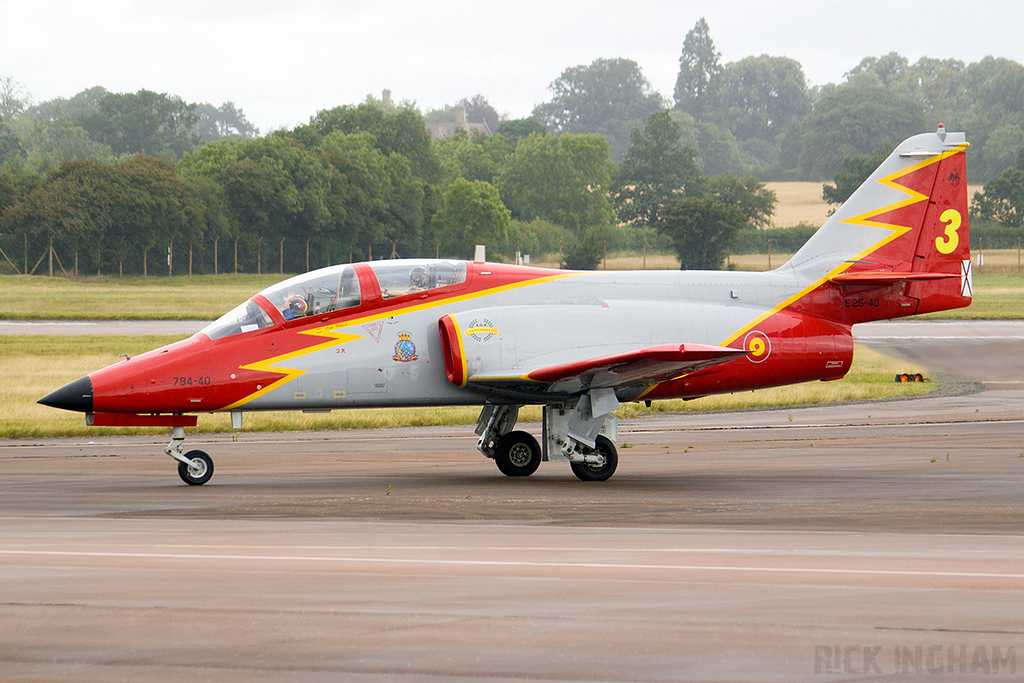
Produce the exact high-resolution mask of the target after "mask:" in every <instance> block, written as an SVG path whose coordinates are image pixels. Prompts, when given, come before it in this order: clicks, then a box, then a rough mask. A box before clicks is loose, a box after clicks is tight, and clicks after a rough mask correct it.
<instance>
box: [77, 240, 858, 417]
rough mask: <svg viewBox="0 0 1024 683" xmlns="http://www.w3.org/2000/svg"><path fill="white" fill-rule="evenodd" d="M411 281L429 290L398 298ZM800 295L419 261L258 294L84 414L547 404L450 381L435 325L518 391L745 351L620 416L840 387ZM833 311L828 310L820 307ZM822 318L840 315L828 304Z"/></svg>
mask: <svg viewBox="0 0 1024 683" xmlns="http://www.w3.org/2000/svg"><path fill="white" fill-rule="evenodd" d="M417 269H422V270H423V271H429V275H430V277H431V278H433V280H432V281H430V282H425V283H423V284H425V285H426V286H423V287H418V286H415V285H409V284H407V283H408V281H409V275H410V273H411V272H412V274H413V276H415V275H416V274H417V273H415V272H413V271H415V270H417ZM439 272H440V273H442V275H437V273H439ZM345 278H347V279H348V285H347V294H346V295H345V296H342V295H343V290H346V285H345V284H344V283H342V284H339V285H338V286H334V285H333V284H331V283H333V282H335V281H338V280H343V279H345ZM403 279H404V281H405V283H406V284H405V285H404V289H402V284H403V283H402V281H403ZM385 280H387V281H385ZM318 282H319V283H327V284H325V285H318V284H317V283H318ZM310 283H312V285H314V286H311V285H310ZM352 292H355V293H354V294H353V293H352ZM802 293H806V292H804V291H803V290H802V289H801V287H800V286H799V285H798V283H797V281H796V278H795V277H794V276H792V275H791V274H787V273H786V272H784V271H781V270H780V271H773V272H769V273H748V272H731V271H713V272H703V271H596V272H566V271H552V270H547V269H540V268H531V267H523V266H512V265H503V264H494V263H467V262H461V261H460V262H452V261H427V260H416V261H390V262H374V263H364V264H355V265H351V266H336V267H333V268H329V269H324V270H321V271H314V272H313V273H309V274H306V275H304V276H299V277H297V278H293V279H292V280H289V281H286V282H285V283H282V284H281V285H277V286H275V287H271V288H268V290H264V292H261V293H260V294H257V295H256V296H254V297H253V298H252V299H251V300H250V301H249V302H247V304H246V305H243V306H240V307H239V308H238V309H236V310H235V311H233V312H232V313H230V314H228V315H226V316H225V317H223V318H221V319H220V320H219V321H217V322H216V323H214V324H212V325H210V326H209V327H207V328H206V329H204V330H203V331H202V332H199V333H197V334H195V335H194V336H192V337H191V338H189V339H187V340H184V341H181V342H178V343H175V344H171V345H169V346H166V347H163V348H161V349H157V350H155V351H151V352H148V353H145V354H142V355H140V356H136V357H134V358H131V359H129V360H126V361H124V362H121V363H118V364H115V365H112V366H109V367H107V368H104V369H103V370H100V371H97V372H95V373H92V374H91V375H90V376H89V379H90V381H91V383H92V388H93V397H92V410H91V411H90V412H102V413H179V412H180V413H194V412H209V411H222V410H232V411H249V410H282V409H284V410H314V411H315V410H328V409H333V408H345V407H375V406H414V405H474V404H481V403H484V402H485V401H490V402H502V401H504V400H507V401H508V402H518V403H523V402H526V403H553V402H556V401H557V400H558V395H559V390H558V389H557V388H552V387H549V386H540V385H538V386H537V387H536V390H535V391H529V390H526V391H520V392H519V393H517V394H516V395H515V396H503V395H501V394H500V392H499V393H497V394H496V393H494V392H488V391H483V390H481V389H480V388H478V387H474V386H473V385H472V384H469V385H466V386H460V385H459V384H465V383H464V382H463V383H456V382H453V381H451V373H450V372H447V371H446V359H445V354H444V341H445V340H444V339H442V336H443V335H444V330H443V328H441V329H439V325H438V320H439V318H441V317H442V316H445V315H451V316H456V317H457V319H458V320H459V321H460V322H461V323H462V326H463V327H464V328H465V329H463V330H461V332H462V338H461V340H460V343H461V345H462V349H461V351H462V355H463V362H464V365H465V368H464V370H463V371H464V372H468V373H470V374H472V373H474V372H483V373H487V372H490V371H501V372H504V373H506V374H507V373H513V374H515V373H517V372H521V374H523V375H524V376H525V375H526V374H527V373H528V372H529V371H530V370H534V369H537V368H539V367H544V366H548V365H553V364H557V363H564V362H572V361H573V360H575V359H581V358H592V357H595V356H602V355H609V354H613V353H616V352H619V351H626V350H630V349H636V348H638V347H644V346H655V345H659V344H702V345H712V346H727V347H733V348H741V349H744V350H747V351H748V352H749V353H748V354H747V355H746V356H745V357H742V358H738V359H737V360H734V361H731V362H728V363H724V364H722V365H720V366H717V367H714V368H709V369H707V370H701V371H697V372H695V373H691V374H689V375H684V376H681V377H678V378H675V379H673V380H671V381H667V382H661V383H658V384H656V385H653V386H652V385H650V383H647V384H637V385H631V386H623V387H619V388H618V389H617V394H618V397H619V399H620V400H623V401H629V400H641V399H642V400H646V399H651V400H653V399H665V398H694V397H698V396H705V395H708V394H714V393H722V392H731V391H740V390H747V389H754V388H759V387H766V386H776V385H781V384H788V383H793V382H802V381H809V380H819V379H835V378H839V377H842V376H843V375H844V374H845V373H846V372H847V371H848V370H849V367H850V362H851V360H852V355H853V343H852V338H851V334H850V324H848V323H847V322H845V321H842V320H829V319H826V318H824V317H818V316H815V315H812V314H808V313H806V312H801V311H800V310H795V309H794V308H793V307H792V306H788V304H787V302H791V301H793V300H794V299H797V298H800V296H799V295H801V294H802ZM830 296H831V297H834V296H836V295H835V294H827V293H825V292H823V293H822V294H821V297H830ZM318 297H319V299H318ZM339 301H340V304H339ZM803 301H804V303H803V304H802V305H803V306H805V307H806V306H807V303H806V302H807V298H806V297H803ZM820 305H821V307H822V310H832V311H837V310H838V311H842V310H844V309H843V306H842V303H841V302H838V301H831V302H821V304H820ZM299 309H302V310H299ZM328 309H333V310H328ZM289 318H290V319H289ZM448 363H449V365H450V364H451V360H450V359H448ZM448 369H450V368H448Z"/></svg>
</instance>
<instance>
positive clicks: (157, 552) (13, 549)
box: [0, 323, 1024, 681]
mask: <svg viewBox="0 0 1024 683" xmlns="http://www.w3.org/2000/svg"><path fill="white" fill-rule="evenodd" d="M914 324H916V323H914ZM1022 328H1024V326H1021V325H1019V324H1017V326H1016V327H1014V326H996V328H992V327H991V326H990V325H989V324H984V326H978V327H969V328H967V330H966V332H964V333H963V334H961V333H960V332H956V334H954V333H953V331H951V330H949V329H946V330H939V331H936V330H937V328H935V327H934V326H931V327H924V328H917V330H916V331H915V330H914V329H911V330H910V332H907V331H905V330H899V329H897V328H881V330H880V331H878V332H877V333H876V332H875V330H878V329H879V328H878V327H877V326H872V327H871V328H870V331H872V333H873V335H874V336H875V337H877V339H875V340H873V341H871V340H867V339H865V340H864V341H865V342H866V343H871V344H872V345H875V344H878V345H879V346H882V345H886V344H887V345H889V347H888V349H887V350H888V351H889V352H894V349H895V352H898V353H902V354H907V356H906V357H912V354H913V353H914V352H915V351H914V349H916V348H919V347H920V346H922V345H931V346H932V348H933V351H934V353H933V354H932V355H931V358H932V359H933V362H934V363H935V367H936V368H939V369H943V370H947V371H948V370H951V369H958V368H957V367H955V366H957V364H958V359H963V360H970V361H971V362H969V363H968V362H965V363H963V364H961V366H960V369H964V368H966V369H965V370H964V373H963V374H965V375H966V376H967V379H969V380H978V381H987V382H989V385H988V389H987V390H982V391H977V390H978V389H984V388H985V387H981V386H975V385H970V384H969V383H960V382H952V381H949V380H947V383H948V384H949V385H950V386H953V385H956V386H958V387H960V388H961V391H945V392H944V394H943V395H939V396H933V397H928V398H922V399H915V400H897V401H883V402H877V403H861V404H853V405H841V406H820V407H808V408H793V409H784V410H770V411H754V412H730V413H717V414H706V415H667V416H659V417H654V418H645V419H640V420H633V421H629V422H624V423H622V424H621V425H620V441H621V442H622V447H620V449H619V453H620V464H619V470H618V472H617V473H616V475H615V477H613V478H612V479H611V480H610V481H608V482H604V483H600V484H595V483H583V482H579V481H577V480H576V479H575V478H574V477H573V476H572V475H571V473H570V472H569V470H568V467H567V466H565V465H559V464H547V465H543V466H542V467H541V469H540V470H539V471H538V473H537V474H536V475H534V476H533V477H530V478H527V479H507V478H505V477H503V476H501V475H500V474H499V473H498V472H497V470H496V468H494V466H493V465H492V464H491V463H488V462H487V461H486V460H485V459H483V458H482V457H481V456H480V455H479V454H477V453H476V452H475V450H474V446H475V437H474V435H473V434H472V430H471V429H470V428H466V427H458V428H429V429H401V430H380V431H372V432H347V433H340V434H310V433H306V434H271V435H268V434H241V435H240V436H239V437H238V439H237V441H236V440H233V439H232V438H231V437H230V436H229V435H225V436H213V437H195V438H190V439H189V441H188V442H187V443H188V444H190V445H192V446H194V447H202V448H204V450H207V451H208V452H210V453H211V454H212V455H213V456H214V458H215V461H216V467H217V472H216V474H215V475H214V478H213V480H212V481H211V482H210V483H209V484H208V485H206V486H203V487H198V488H191V487H187V486H185V485H184V484H182V483H181V482H180V480H178V478H177V475H176V473H175V467H174V462H173V461H171V459H170V458H168V457H166V456H164V455H162V454H160V450H161V449H162V447H163V445H164V441H162V440H156V439H152V438H138V437H133V438H107V437H103V438H100V437H97V438H96V439H92V440H89V439H85V440H53V441H46V440H29V441H4V442H0V467H2V469H0V679H2V680H5V681H7V680H13V681H29V680H48V681H54V680H57V681H72V680H73V681H112V680H115V681H116V680H124V681H163V680H182V679H188V680H216V681H258V680H303V681H305V680H323V681H338V680H346V681H348V680H354V681H379V680H401V681H434V680H453V679H459V680H495V681H505V680H508V681H513V680H524V681H525V680H529V681H538V680H542V681H563V680H564V681H618V680H628V681H675V680H700V681H703V680H708V681H713V680H721V681H726V680H728V681H743V680H774V681H838V680H843V681H847V680H890V679H891V680H930V681H936V680H950V681H953V680H957V681H960V680H975V679H977V680H1017V679H1019V678H1020V677H1021V676H1022V675H1024V627H1022V625H1021V624H1022V621H1021V614H1024V534H1022V530H1024V496H1022V495H1021V492H1022V491H1024V390H1022V389H1020V388H1018V387H1017V386H1016V385H1015V384H1014V382H1024V368H1022V363H1021V361H1020V359H1019V358H1018V357H1017V356H1018V355H1019V354H1018V353H1017V351H1019V349H1020V348H1021V342H1022V341H1024V336H1022V335H1021V331H1022ZM993 329H994V331H993ZM929 330H930V332H929ZM908 334H910V335H911V336H909V337H908V336H907V335H908ZM986 334H987V335H990V336H994V337H1011V338H1012V337H1013V336H1014V335H1017V341H1016V344H1014V343H1013V342H1012V339H1010V340H1007V342H1006V343H1005V344H1003V343H1002V342H1000V343H993V344H990V345H988V346H985V345H982V346H981V347H980V348H981V349H988V348H993V349H997V354H996V357H993V358H987V359H984V358H983V359H974V358H972V359H966V357H965V356H966V355H967V354H965V353H964V349H965V346H964V343H963V342H964V340H956V339H947V340H945V341H942V340H941V338H942V337H965V336H966V337H970V338H971V339H977V338H978V337H980V336H985V335H986ZM913 335H917V336H916V337H915V336H913ZM865 336H868V337H870V336H872V335H865ZM929 339H930V340H929ZM901 340H902V341H901ZM994 341H999V340H994ZM972 343H973V342H972ZM1000 349H1002V350H1001V351H999V350H1000ZM972 355H978V354H972ZM974 361H977V363H976V365H977V366H978V368H980V369H974V368H975V365H974V364H972V363H974ZM986 367H988V368H1000V371H999V372H998V373H997V374H996V377H995V378H990V377H988V374H987V373H988V370H986V369H985V368H986ZM971 374H974V375H975V376H973V377H972V376H970V375H971ZM530 428H532V429H536V425H534V426H531V427H530Z"/></svg>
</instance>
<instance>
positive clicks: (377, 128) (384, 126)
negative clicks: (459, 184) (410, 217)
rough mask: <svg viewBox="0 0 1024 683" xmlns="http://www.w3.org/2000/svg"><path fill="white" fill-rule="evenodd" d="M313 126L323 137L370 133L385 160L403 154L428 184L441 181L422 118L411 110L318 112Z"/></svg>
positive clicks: (369, 105)
mask: <svg viewBox="0 0 1024 683" xmlns="http://www.w3.org/2000/svg"><path fill="white" fill-rule="evenodd" d="M310 124H311V125H312V127H313V128H314V129H315V130H316V131H317V132H318V133H319V134H320V135H321V136H324V137H326V136H327V135H330V134H331V133H333V132H334V131H341V132H342V133H370V134H371V135H373V137H374V139H375V140H376V145H377V148H378V149H380V151H381V152H383V153H384V155H385V156H388V155H390V154H392V153H396V154H401V155H402V156H404V157H405V158H406V159H408V160H409V164H410V168H411V169H412V172H413V174H414V175H416V176H418V177H420V178H422V179H423V180H425V181H426V182H428V183H433V182H437V181H438V180H439V179H440V170H441V169H440V166H439V164H438V161H437V157H436V156H435V155H434V150H433V147H432V146H431V144H430V133H429V132H428V131H427V128H426V125H425V123H424V121H423V116H422V115H420V113H419V112H418V111H416V110H415V109H413V108H412V107H411V106H404V107H397V108H395V107H385V106H383V105H382V104H380V103H377V102H364V103H362V104H359V105H355V106H352V105H344V106H341V107H335V108H334V109H324V110H322V111H320V112H317V114H316V116H314V117H313V118H312V119H311V121H310Z"/></svg>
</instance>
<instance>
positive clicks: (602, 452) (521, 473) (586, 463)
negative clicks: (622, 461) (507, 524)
mask: <svg viewBox="0 0 1024 683" xmlns="http://www.w3.org/2000/svg"><path fill="white" fill-rule="evenodd" d="M618 405H619V404H618V401H617V400H615V398H614V393H613V392H612V391H611V390H607V391H605V392H603V393H602V392H598V391H591V392H590V393H588V394H583V395H581V396H579V397H577V398H576V399H575V400H574V401H573V402H572V403H567V404H563V405H549V406H545V407H544V437H543V439H542V441H541V442H540V443H538V442H537V439H536V438H534V437H533V436H532V435H530V434H529V433H527V432H524V431H521V430H515V429H514V428H515V426H516V419H517V418H518V417H519V408H520V406H517V405H493V404H487V405H485V406H484V407H483V410H481V411H480V417H479V419H478V420H477V425H476V433H477V434H478V435H479V436H480V439H479V441H477V446H476V447H477V449H479V451H480V452H481V453H483V454H484V455H485V456H487V457H488V458H491V459H492V460H494V464H495V465H497V466H498V470H500V471H501V473H502V474H504V475H505V476H507V477H528V476H530V475H531V474H533V473H534V472H536V471H537V468H538V467H539V466H540V463H541V462H542V461H549V460H550V461H558V460H561V461H563V462H568V463H569V466H570V467H571V468H572V472H573V474H575V475H576V477H577V478H578V479H580V480H582V481H606V480H607V479H609V478H610V477H611V476H612V475H613V474H614V473H615V468H616V467H617V466H618V464H619V456H618V452H617V451H616V450H615V440H616V439H617V438H618V429H617V420H616V418H615V416H614V415H613V414H612V413H611V411H612V410H614V409H617V408H618ZM595 413H597V414H596V415H595ZM541 444H543V446H541Z"/></svg>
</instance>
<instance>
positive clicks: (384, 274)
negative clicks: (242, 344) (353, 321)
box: [202, 259, 466, 339]
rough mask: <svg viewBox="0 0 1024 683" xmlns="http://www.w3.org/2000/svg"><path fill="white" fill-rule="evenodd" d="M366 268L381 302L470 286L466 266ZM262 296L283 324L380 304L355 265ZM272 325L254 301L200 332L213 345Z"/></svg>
mask: <svg viewBox="0 0 1024 683" xmlns="http://www.w3.org/2000/svg"><path fill="white" fill-rule="evenodd" d="M367 265H369V267H370V269H371V270H373V274H374V276H375V277H376V278H377V282H378V284H379V285H380V293H379V294H380V296H379V298H380V299H384V300H386V299H390V298H393V297H400V296H405V295H408V294H413V293H416V292H423V291H426V290H431V289H437V288H439V287H447V286H449V285H454V284H459V283H461V282H465V281H466V264H465V262H463V261H442V260H435V259H403V260H396V261H373V262H371V263H369V264H367ZM260 295H261V296H263V297H264V298H265V299H266V300H267V301H269V302H270V303H271V304H273V306H274V307H275V308H277V310H278V311H280V312H281V317H283V318H284V319H285V321H289V320H298V319H300V318H305V317H307V316H313V315H319V314H321V313H329V312H331V311H340V310H344V309H349V308H355V307H357V306H359V305H360V304H361V303H362V302H363V301H368V300H372V299H374V298H377V297H376V296H367V295H366V293H361V292H360V291H359V277H358V274H357V273H356V269H355V267H354V266H353V265H351V264H343V265H339V266H328V267H327V268H321V269H319V270H314V271H311V272H309V273H304V274H302V275H296V276H295V277H292V278H289V279H287V280H285V281H283V282H279V283H277V284H276V285H273V286H271V287H268V288H267V289H264V290H263V291H262V292H260ZM273 324H274V321H273V320H272V319H271V317H270V316H269V315H268V314H267V312H266V311H264V310H263V309H262V308H261V307H260V305H259V304H258V303H256V301H255V299H250V300H249V301H246V302H245V303H243V304H241V305H239V306H237V307H235V308H234V309H232V310H231V311H229V312H228V313H226V314H224V315H223V316H221V317H220V318H219V319H217V320H216V321H215V322H213V323H211V324H209V325H207V326H206V327H205V328H204V329H203V330H202V332H203V334H205V335H207V336H208V337H210V339H220V338H222V337H228V336H231V335H234V334H241V333H244V332H251V331H253V330H258V329H262V328H264V327H270V326H271V325H273Z"/></svg>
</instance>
